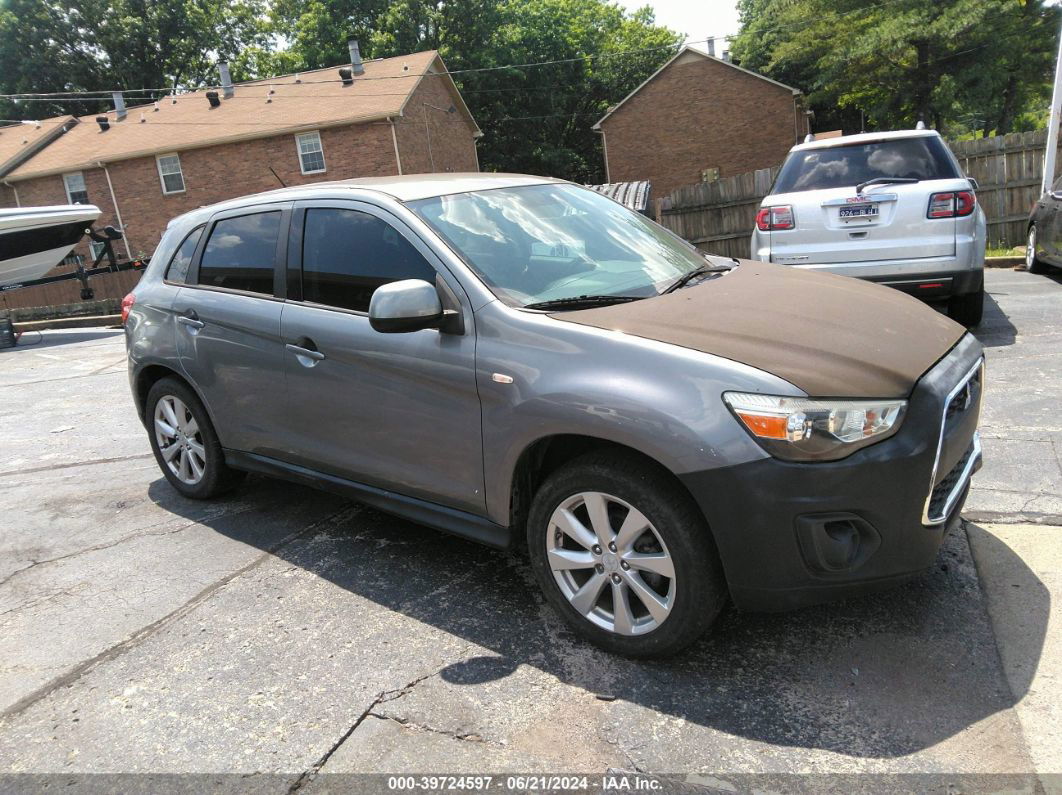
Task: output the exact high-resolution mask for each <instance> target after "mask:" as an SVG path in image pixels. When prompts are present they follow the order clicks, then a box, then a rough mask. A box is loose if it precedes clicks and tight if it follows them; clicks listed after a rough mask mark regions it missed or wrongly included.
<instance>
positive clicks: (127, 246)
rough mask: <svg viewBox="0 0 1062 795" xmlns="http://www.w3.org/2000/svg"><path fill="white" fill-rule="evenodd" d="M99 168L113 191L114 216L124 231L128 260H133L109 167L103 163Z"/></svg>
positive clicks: (98, 165) (100, 162)
mask: <svg viewBox="0 0 1062 795" xmlns="http://www.w3.org/2000/svg"><path fill="white" fill-rule="evenodd" d="M96 166H97V167H98V168H102V169H103V173H104V175H105V176H106V177H107V187H108V188H109V189H110V191H111V204H112V205H113V206H114V215H115V217H117V218H118V226H119V227H120V228H121V230H122V242H123V243H125V256H126V257H127V258H128V259H132V258H133V251H132V249H130V248H129V238H128V237H127V236H126V234H125V223H124V222H123V221H122V211H121V210H119V209H118V199H117V198H115V196H114V184H113V183H112V182H111V172H110V171H108V170H107V166H105V165H104V164H103V161H102V160H101V161H99V162H98V163H96Z"/></svg>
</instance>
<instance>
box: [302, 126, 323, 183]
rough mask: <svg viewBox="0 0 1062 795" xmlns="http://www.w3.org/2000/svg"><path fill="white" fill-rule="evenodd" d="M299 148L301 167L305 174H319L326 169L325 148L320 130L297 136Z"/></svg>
mask: <svg viewBox="0 0 1062 795" xmlns="http://www.w3.org/2000/svg"><path fill="white" fill-rule="evenodd" d="M295 143H296V145H297V146H298V149H299V167H300V168H301V169H302V173H303V174H319V173H321V172H322V171H324V170H325V161H324V149H323V148H322V147H321V134H320V133H319V132H311V133H304V134H303V135H296V136H295Z"/></svg>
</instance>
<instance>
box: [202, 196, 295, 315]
mask: <svg viewBox="0 0 1062 795" xmlns="http://www.w3.org/2000/svg"><path fill="white" fill-rule="evenodd" d="M279 233H280V213H279V212H269V213H256V214H254V215H241V216H239V217H238V218H226V219H224V220H221V221H218V222H217V223H216V224H214V229H213V231H212V232H211V233H210V239H209V240H207V244H206V248H204V249H203V259H202V261H201V262H200V263H199V283H200V284H205V285H208V286H210V287H225V288H227V289H229V290H247V291H248V292H252V293H265V294H266V295H272V294H273V260H274V258H275V256H276V250H277V235H278V234H279Z"/></svg>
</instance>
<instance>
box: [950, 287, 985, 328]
mask: <svg viewBox="0 0 1062 795" xmlns="http://www.w3.org/2000/svg"><path fill="white" fill-rule="evenodd" d="M984 311H985V288H984V286H983V285H982V287H981V289H980V290H978V291H977V292H976V293H964V294H963V295H953V296H952V297H951V298H950V299H949V300H948V317H950V318H951V319H952V320H954V321H955V322H956V323H961V324H962V325H964V326H966V328H974V327H975V326H977V325H978V324H979V323H980V322H981V318H982V317H983V316H984Z"/></svg>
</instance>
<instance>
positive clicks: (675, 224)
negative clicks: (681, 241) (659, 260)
mask: <svg viewBox="0 0 1062 795" xmlns="http://www.w3.org/2000/svg"><path fill="white" fill-rule="evenodd" d="M777 174H778V168H761V169H760V170H759V171H750V172H748V173H746V174H738V176H736V177H727V178H726V179H717V180H715V181H714V182H698V183H697V184H696V185H687V186H685V187H683V188H679V189H677V190H676V191H674V192H673V193H672V194H671V196H670V199H667V198H665V199H664V200H663V202H661V207H660V213H659V219H660V223H662V224H663V225H664V226H666V227H667V228H668V229H670V230H671V231H672V232H674V233H675V234H677V235H681V236H682V237H684V238H685V239H686V240H688V241H690V242H691V243H693V245H695V246H697V248H699V249H702V250H704V251H709V252H711V253H713V254H719V255H721V256H724V257H741V258H745V259H747V258H748V256H749V235H751V234H752V227H753V226H754V225H755V223H756V211H757V210H758V209H759V208H760V200H761V199H763V197H764V196H766V195H767V191H769V190H770V189H771V184H772V183H773V182H774V178H775V175H777Z"/></svg>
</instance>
